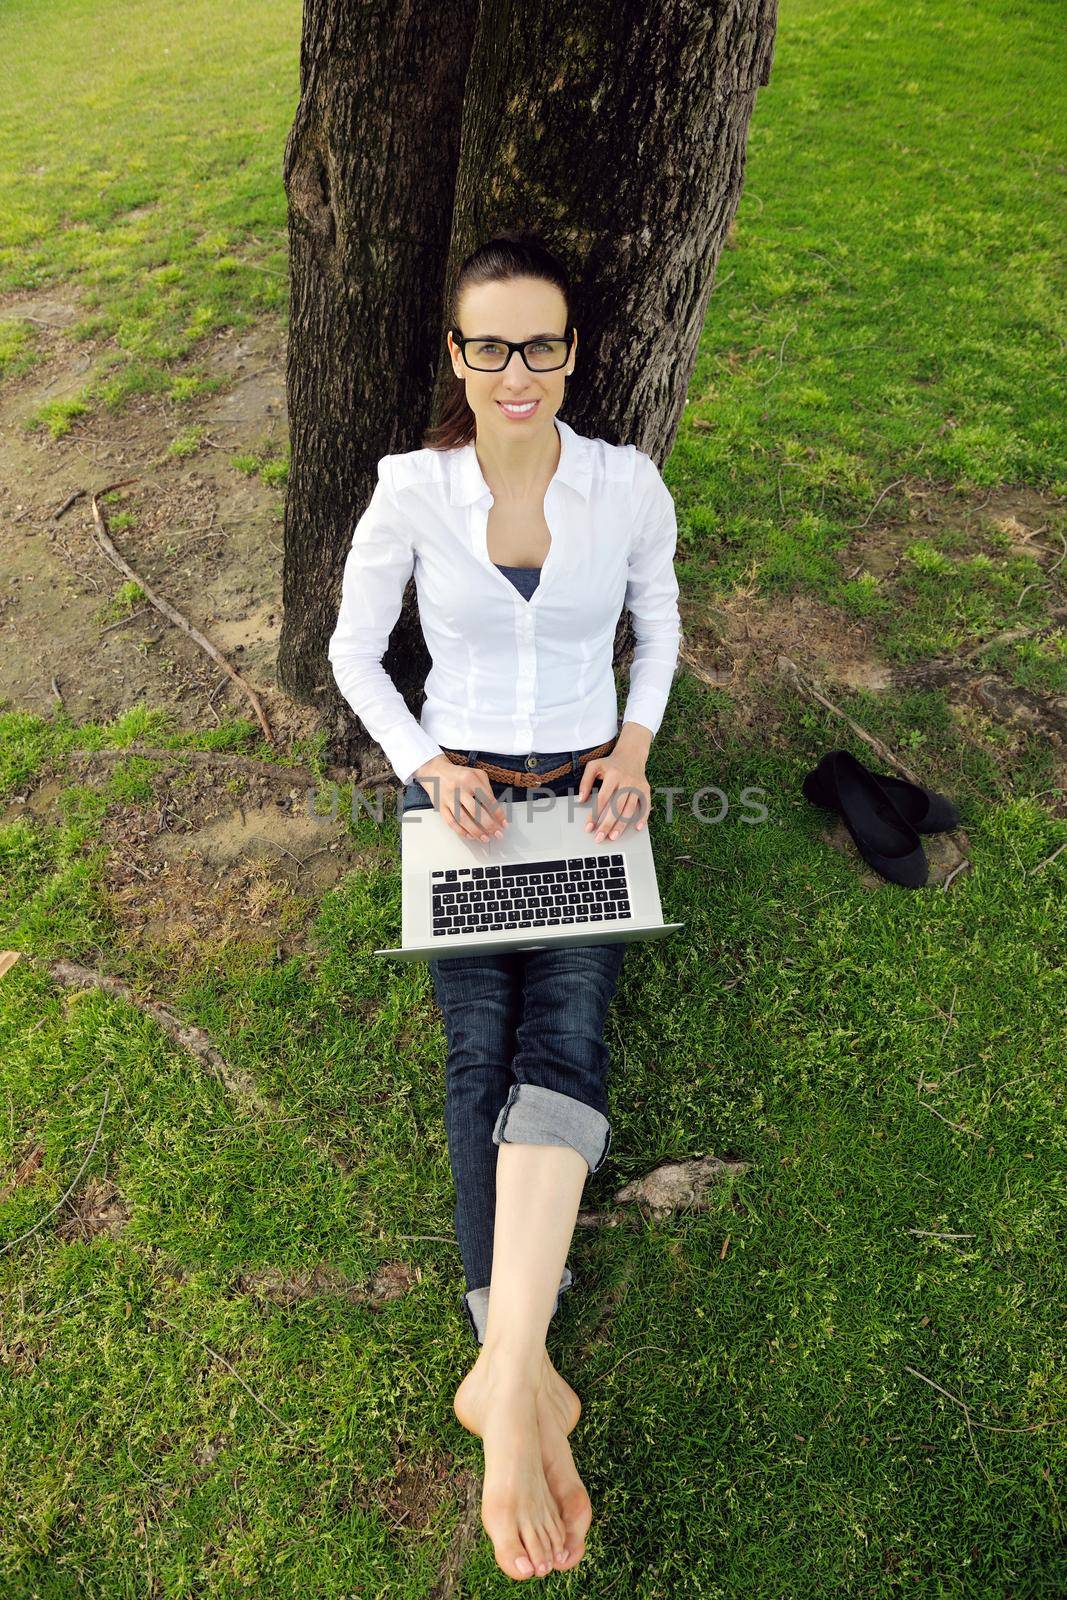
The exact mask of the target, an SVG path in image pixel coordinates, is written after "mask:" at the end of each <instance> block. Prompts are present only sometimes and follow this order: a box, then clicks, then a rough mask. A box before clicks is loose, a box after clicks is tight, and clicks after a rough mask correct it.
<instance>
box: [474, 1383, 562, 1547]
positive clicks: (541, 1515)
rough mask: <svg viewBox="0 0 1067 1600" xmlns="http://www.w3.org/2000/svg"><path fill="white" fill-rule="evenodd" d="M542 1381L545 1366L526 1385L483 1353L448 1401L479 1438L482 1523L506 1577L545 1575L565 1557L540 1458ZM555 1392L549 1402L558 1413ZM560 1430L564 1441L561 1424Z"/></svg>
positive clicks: (559, 1521)
mask: <svg viewBox="0 0 1067 1600" xmlns="http://www.w3.org/2000/svg"><path fill="white" fill-rule="evenodd" d="M545 1382H546V1369H545V1368H544V1366H542V1368H541V1370H540V1371H539V1373H538V1375H537V1378H536V1380H535V1381H534V1383H532V1384H531V1383H530V1382H529V1381H528V1380H524V1379H518V1378H516V1377H515V1376H514V1375H513V1374H511V1373H507V1372H500V1371H498V1370H496V1369H494V1368H493V1367H492V1365H491V1363H490V1362H489V1360H488V1359H487V1358H486V1356H485V1355H484V1353H483V1354H481V1355H479V1357H478V1359H477V1361H476V1362H475V1363H474V1366H473V1367H472V1368H471V1370H470V1371H469V1372H468V1373H467V1376H466V1377H465V1378H464V1379H463V1382H462V1383H461V1384H460V1386H459V1388H458V1389H457V1390H456V1397H455V1400H454V1401H453V1403H452V1408H453V1410H454V1411H455V1413H456V1417H457V1419H458V1420H459V1422H461V1423H462V1425H463V1427H465V1428H466V1429H467V1431H468V1432H469V1433H473V1434H476V1435H477V1437H478V1438H480V1439H481V1441H482V1446H483V1448H484V1451H485V1474H484V1478H483V1481H482V1526H483V1527H484V1528H485V1531H486V1533H487V1534H488V1535H489V1537H490V1539H491V1540H492V1542H493V1552H494V1554H495V1556H496V1560H497V1565H498V1566H499V1567H500V1569H501V1571H503V1572H506V1573H507V1575H508V1577H509V1578H528V1577H531V1576H532V1574H533V1573H534V1572H537V1573H539V1574H540V1575H541V1576H544V1575H545V1574H546V1573H548V1572H551V1571H552V1569H553V1567H554V1566H556V1565H560V1566H562V1565H563V1564H564V1563H565V1562H567V1561H569V1559H570V1556H571V1551H570V1548H569V1547H568V1545H567V1542H566V1535H565V1532H564V1528H563V1522H562V1519H561V1517H560V1515H559V1513H558V1512H557V1510H556V1502H555V1500H554V1498H553V1494H552V1491H551V1489H550V1488H549V1486H548V1481H547V1479H546V1477H545V1469H544V1467H543V1466H542V1463H541V1429H540V1426H539V1423H538V1396H539V1394H540V1391H541V1390H542V1389H543V1388H544V1387H545ZM557 1394H558V1391H553V1393H552V1396H551V1400H550V1402H549V1403H550V1405H551V1408H552V1411H553V1412H555V1413H557V1414H558V1401H557V1399H556V1396H557ZM551 1433H552V1430H551V1429H550V1434H551ZM559 1433H560V1436H561V1437H562V1439H563V1442H564V1445H565V1446H566V1435H565V1434H563V1433H562V1428H559ZM553 1437H554V1435H553ZM567 1453H568V1454H569V1453H570V1451H569V1447H568V1450H567ZM555 1470H556V1469H555V1468H554V1471H555Z"/></svg>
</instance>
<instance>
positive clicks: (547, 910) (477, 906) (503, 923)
mask: <svg viewBox="0 0 1067 1600" xmlns="http://www.w3.org/2000/svg"><path fill="white" fill-rule="evenodd" d="M430 895H431V898H432V902H433V904H432V912H433V931H434V933H435V934H436V933H441V934H446V935H447V934H452V933H504V932H507V931H509V930H511V929H517V928H553V927H564V926H565V925H566V924H567V923H571V922H618V921H620V920H622V919H625V918H627V917H630V916H632V912H631V910H630V895H629V889H628V885H627V882H626V865H625V862H624V860H623V858H622V856H621V855H610V856H609V855H603V856H569V857H564V858H563V859H561V860H558V861H523V862H514V863H512V864H511V865H510V866H499V867H452V868H446V869H445V870H443V871H441V872H431V873H430Z"/></svg>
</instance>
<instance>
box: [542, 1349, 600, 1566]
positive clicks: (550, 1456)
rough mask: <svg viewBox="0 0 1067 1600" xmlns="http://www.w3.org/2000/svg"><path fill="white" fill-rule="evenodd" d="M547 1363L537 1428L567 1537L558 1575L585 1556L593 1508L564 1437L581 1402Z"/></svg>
mask: <svg viewBox="0 0 1067 1600" xmlns="http://www.w3.org/2000/svg"><path fill="white" fill-rule="evenodd" d="M545 1361H546V1362H547V1370H546V1381H545V1382H544V1383H543V1384H542V1385H541V1389H540V1391H539V1393H538V1396H537V1425H538V1428H539V1430H540V1434H541V1465H542V1467H543V1468H544V1473H545V1482H546V1483H547V1484H548V1487H549V1489H550V1490H551V1491H552V1498H553V1500H554V1501H555V1503H556V1510H557V1513H558V1515H559V1519H560V1521H561V1522H562V1523H563V1531H564V1535H565V1537H566V1550H567V1554H566V1557H565V1558H564V1559H563V1560H562V1561H559V1560H557V1561H556V1563H555V1565H556V1569H557V1570H558V1571H560V1572H567V1571H569V1570H570V1568H571V1567H576V1566H577V1565H578V1563H579V1561H580V1560H581V1559H582V1557H583V1555H584V1554H585V1536H586V1534H587V1533H588V1532H589V1525H590V1523H591V1522H592V1520H593V1507H592V1504H591V1502H590V1499H589V1495H588V1493H587V1492H586V1488H585V1484H584V1483H583V1482H582V1480H581V1478H580V1477H579V1476H578V1472H577V1469H576V1467H575V1465H574V1457H573V1456H572V1455H571V1447H570V1445H569V1444H568V1442H567V1435H568V1434H569V1433H570V1432H571V1430H572V1428H573V1427H574V1425H575V1423H576V1422H577V1421H578V1417H579V1415H580V1413H581V1409H582V1402H581V1401H580V1400H579V1398H578V1396H577V1395H576V1394H575V1392H574V1390H573V1389H572V1388H571V1386H570V1384H569V1383H568V1382H567V1381H566V1379H565V1378H563V1377H561V1376H560V1374H559V1373H558V1372H557V1371H556V1369H555V1367H554V1366H552V1363H551V1361H550V1360H549V1358H548V1353H547V1351H546V1352H545Z"/></svg>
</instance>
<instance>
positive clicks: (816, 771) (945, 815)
mask: <svg viewBox="0 0 1067 1600" xmlns="http://www.w3.org/2000/svg"><path fill="white" fill-rule="evenodd" d="M838 754H839V752H838V751H837V750H831V751H830V753H829V755H825V756H823V758H822V760H821V761H820V762H819V764H818V766H817V767H813V768H812V770H811V772H809V773H808V775H807V777H806V778H805V779H804V783H803V789H804V798H805V799H806V800H810V801H811V803H812V805H813V806H823V807H824V808H825V809H826V810H827V811H836V810H837V809H838V807H837V800H836V798H835V794H834V787H833V777H832V774H831V771H830V763H831V761H832V760H833V758H834V756H836V755H838ZM861 764H862V763H861ZM867 771H868V772H870V773H871V777H872V778H876V779H877V780H878V782H879V783H880V784H881V786H882V788H883V789H884V790H885V792H886V794H887V795H888V796H889V798H890V800H892V802H893V804H894V805H895V806H896V808H897V810H898V811H899V812H900V814H901V816H902V817H903V818H904V820H905V822H910V823H911V825H912V827H913V828H914V829H915V831H916V833H951V832H952V830H953V829H954V828H958V827H959V825H960V814H959V812H958V811H957V810H956V807H955V806H954V805H953V804H952V801H951V800H950V799H949V798H948V797H947V795H943V794H936V793H935V792H934V790H933V789H924V788H923V787H922V785H921V784H918V783H909V782H908V780H907V778H894V777H892V776H891V775H890V774H889V773H888V772H872V771H871V769H870V767H868V768H867Z"/></svg>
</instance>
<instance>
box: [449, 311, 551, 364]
mask: <svg viewBox="0 0 1067 1600" xmlns="http://www.w3.org/2000/svg"><path fill="white" fill-rule="evenodd" d="M449 332H450V333H451V335H452V341H453V343H454V344H457V345H458V346H459V350H460V354H461V355H462V357H463V359H464V361H465V362H466V364H467V366H468V367H470V368H471V369H472V371H474V372H503V370H504V368H505V367H506V366H507V364H508V362H509V361H510V360H511V356H512V352H513V351H515V350H517V351H518V352H519V354H520V355H521V356H522V359H523V361H524V362H525V363H526V366H527V367H528V369H529V370H530V371H531V372H555V371H556V369H557V368H558V367H564V366H566V364H567V358H568V356H569V355H570V353H571V346H572V344H573V342H574V324H573V323H572V324H571V326H570V328H569V329H568V330H567V333H566V334H565V335H564V337H563V338H562V339H559V338H553V337H551V336H549V337H546V338H543V339H526V340H525V341H524V342H523V343H522V344H513V343H512V341H511V340H510V339H491V338H482V339H477V338H467V339H465V338H464V337H463V335H462V334H461V333H460V331H459V329H458V328H455V327H453V328H450V329H449ZM468 346H469V347H470V348H469V349H468Z"/></svg>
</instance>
